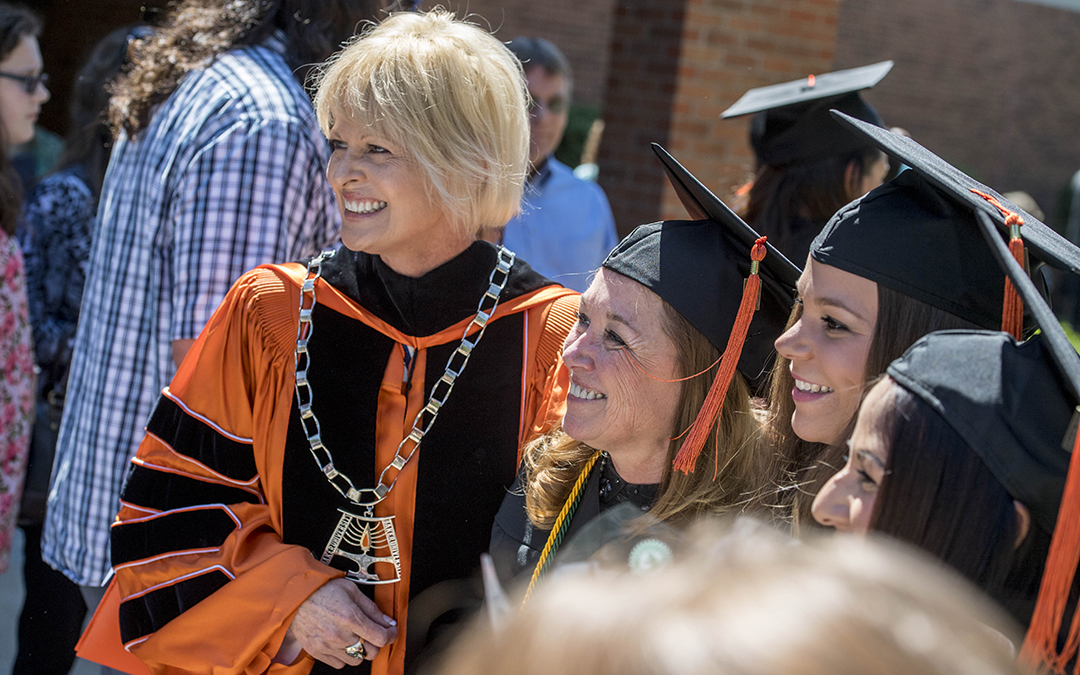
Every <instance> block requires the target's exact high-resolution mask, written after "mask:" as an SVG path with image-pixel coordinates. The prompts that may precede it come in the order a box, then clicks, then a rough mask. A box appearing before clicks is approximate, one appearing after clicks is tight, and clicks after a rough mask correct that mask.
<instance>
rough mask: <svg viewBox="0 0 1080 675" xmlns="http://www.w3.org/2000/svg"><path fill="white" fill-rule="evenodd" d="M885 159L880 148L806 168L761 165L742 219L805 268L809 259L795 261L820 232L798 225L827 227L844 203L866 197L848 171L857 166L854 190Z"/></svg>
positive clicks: (811, 163) (828, 159)
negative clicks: (861, 193) (851, 185)
mask: <svg viewBox="0 0 1080 675" xmlns="http://www.w3.org/2000/svg"><path fill="white" fill-rule="evenodd" d="M880 157H881V151H880V150H878V149H877V148H863V149H862V150H857V151H855V152H850V153H848V154H846V155H842V156H839V157H836V156H834V157H826V158H823V159H820V160H817V161H815V162H809V163H806V164H798V165H792V166H774V165H772V164H762V165H761V166H760V167H758V170H757V173H756V175H755V176H754V179H753V182H752V183H750V190H749V194H748V195H747V197H746V205H745V208H743V209H742V210H741V212H740V214H739V215H740V216H742V218H743V219H744V220H745V221H746V222H747V223H749V224H750V225H751V226H752V227H753V228H754V229H755V230H757V231H758V232H760V233H761V234H763V235H766V236H768V237H769V243H770V244H772V245H774V246H776V247H777V248H778V249H780V251H781V252H783V253H784V255H786V256H788V257H790V258H791V259H792V260H795V262H797V263H798V264H800V265H801V264H803V262H804V260H797V259H796V258H798V257H799V256H803V258H805V256H806V253H807V249H808V247H809V245H810V241H811V240H813V238H814V236H815V235H816V234H817V232H816V231H813V232H811V231H810V230H808V229H807V228H806V227H805V226H804V227H803V228H802V230H801V231H797V230H795V229H793V227H794V225H795V224H796V223H799V222H800V221H803V222H806V221H809V223H819V224H820V223H824V222H825V221H827V220H828V219H829V218H832V216H833V214H834V213H836V212H837V211H839V210H840V209H841V208H842V207H843V206H844V205H845V204H847V203H848V202H850V201H851V200H852V199H855V198H856V197H859V196H861V195H859V194H852V192H851V188H850V187H849V180H848V176H847V171H848V166H851V167H852V172H853V173H852V180H854V182H855V185H860V184H861V183H862V179H863V177H864V176H865V175H866V174H867V172H868V171H869V170H870V167H872V166H873V164H874V162H876V161H878V159H879V158H880ZM818 229H820V225H819V227H818Z"/></svg>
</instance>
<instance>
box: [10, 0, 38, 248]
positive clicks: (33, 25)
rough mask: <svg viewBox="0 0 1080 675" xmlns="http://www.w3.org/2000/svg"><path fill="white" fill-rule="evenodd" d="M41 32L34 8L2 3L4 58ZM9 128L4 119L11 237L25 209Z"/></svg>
mask: <svg viewBox="0 0 1080 675" xmlns="http://www.w3.org/2000/svg"><path fill="white" fill-rule="evenodd" d="M40 34H41V20H40V19H38V18H37V16H35V15H34V14H33V13H32V12H30V10H28V9H24V8H22V7H18V6H16V5H9V4H7V3H0V60H3V59H6V58H7V57H8V55H9V54H11V52H13V51H15V48H16V47H18V46H19V42H21V41H22V39H23V38H24V37H28V36H29V37H35V38H36V37H37V36H38V35H40ZM9 151H10V148H9V147H8V138H7V130H6V129H4V125H3V123H0V229H2V230H3V231H4V234H6V235H8V236H9V237H10V236H11V235H13V234H14V233H15V227H16V226H17V225H18V224H19V212H20V211H21V210H22V200H23V194H22V190H23V185H22V181H21V180H19V174H18V173H16V172H15V167H14V166H12V164H11V159H10V158H9V157H8V152H9Z"/></svg>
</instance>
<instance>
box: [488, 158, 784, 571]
mask: <svg viewBox="0 0 1080 675" xmlns="http://www.w3.org/2000/svg"><path fill="white" fill-rule="evenodd" d="M654 148H655V149H656V150H657V154H659V155H660V157H661V159H662V160H663V161H664V165H665V168H666V169H667V171H668V175H669V178H671V180H672V183H673V185H674V186H675V188H676V191H677V192H678V193H679V195H680V197H681V198H682V201H683V203H684V205H686V207H687V209H688V211H689V212H690V215H691V217H693V218H696V219H697V220H693V221H665V222H661V223H652V224H649V225H642V226H641V227H639V228H637V229H636V230H635V231H634V232H632V233H631V234H630V235H629V236H628V237H627V238H626V239H624V240H623V241H622V242H621V243H620V244H619V245H618V246H617V247H616V248H615V250H614V251H612V252H611V254H610V255H609V256H608V257H607V259H606V260H605V261H604V263H603V267H602V268H601V269H600V271H599V272H598V273H597V275H596V278H595V279H594V280H593V282H592V284H591V285H590V286H589V288H588V290H587V291H586V292H585V294H584V295H582V297H581V306H580V310H579V313H578V320H577V323H576V325H575V326H574V327H573V328H572V329H571V332H570V335H569V336H568V337H567V340H566V342H565V344H564V346H563V361H564V363H565V365H566V366H567V367H568V368H569V370H570V394H569V396H568V400H567V411H566V416H565V418H564V419H563V423H562V426H561V428H559V429H557V430H555V431H554V432H552V433H550V434H547V435H546V436H544V437H542V438H541V439H539V440H538V441H536V442H533V443H531V444H530V445H528V446H526V448H525V449H524V453H523V458H522V471H521V473H520V474H519V477H518V482H517V484H515V486H514V488H513V489H512V490H511V492H510V494H508V495H507V497H506V499H505V500H504V501H503V504H502V508H501V509H500V510H499V513H498V515H497V516H496V519H495V524H494V528H493V532H492V543H491V552H492V556H493V558H494V560H495V565H496V569H497V571H498V572H499V576H500V577H501V578H502V579H503V580H504V581H508V580H510V579H513V578H516V577H518V576H520V575H522V573H526V574H529V573H531V574H533V575H534V579H535V578H537V576H538V575H539V573H540V571H541V570H543V569H544V568H545V567H546V566H547V565H548V564H550V561H551V559H553V557H554V554H555V553H556V552H557V550H556V549H557V546H558V543H559V542H561V541H562V540H563V539H566V538H568V537H571V536H573V535H574V534H575V533H576V532H578V531H579V530H580V529H581V527H582V526H583V525H584V524H585V523H588V522H589V521H591V520H593V519H594V518H595V517H596V516H597V515H599V514H600V513H601V512H602V511H604V510H606V509H608V508H609V507H612V506H615V505H617V504H620V503H623V502H629V503H631V504H633V505H635V506H637V507H639V508H640V509H641V510H642V511H648V512H650V515H651V516H653V517H654V518H655V519H656V520H657V521H661V522H666V523H671V524H674V525H676V526H677V525H679V524H681V523H683V522H685V521H687V520H689V519H691V518H693V517H694V516H697V515H699V514H702V513H721V512H725V511H731V510H741V509H744V508H746V507H748V506H751V505H753V504H754V503H756V502H757V501H758V499H759V497H760V492H761V488H762V486H763V483H766V482H768V481H767V480H766V479H765V478H764V476H765V473H766V472H767V471H768V469H769V467H770V457H769V449H768V447H767V446H766V444H765V443H764V442H763V439H762V435H761V425H760V418H761V415H760V414H757V412H755V410H754V409H753V406H752V405H751V398H750V391H749V388H748V384H747V382H748V380H754V379H756V378H758V377H759V376H760V375H761V374H762V372H763V371H764V370H765V369H766V367H767V364H768V362H769V360H770V359H771V357H772V341H773V340H774V339H775V337H776V336H777V335H779V334H780V331H781V330H783V326H784V321H785V319H786V317H787V316H788V314H789V313H790V311H791V305H792V302H793V300H794V285H795V282H796V280H797V279H798V274H799V270H798V268H797V267H796V266H795V265H793V264H792V263H791V262H789V261H788V260H787V259H786V258H784V256H783V255H781V254H780V253H779V252H778V251H776V250H775V249H773V248H772V246H771V245H769V244H768V243H767V242H766V241H765V240H764V238H759V237H758V235H757V233H756V232H754V231H753V230H752V229H750V227H749V226H747V225H746V224H745V223H743V222H742V221H741V220H740V219H739V218H738V216H736V215H735V214H734V213H733V212H731V211H730V210H729V209H728V208H727V207H726V206H724V204H723V203H722V202H720V200H719V199H717V198H716V197H715V196H713V195H712V193H710V192H709V191H708V190H707V189H706V188H705V187H704V186H703V185H702V184H701V183H699V182H698V181H697V180H696V179H694V177H693V176H691V175H690V174H689V173H687V172H686V170H685V169H683V167H682V166H680V165H679V164H678V163H677V162H676V161H675V160H674V159H673V158H671V156H670V155H668V154H667V153H666V152H664V151H663V150H662V149H660V148H659V146H654ZM744 286H745V288H744ZM538 561H539V562H538Z"/></svg>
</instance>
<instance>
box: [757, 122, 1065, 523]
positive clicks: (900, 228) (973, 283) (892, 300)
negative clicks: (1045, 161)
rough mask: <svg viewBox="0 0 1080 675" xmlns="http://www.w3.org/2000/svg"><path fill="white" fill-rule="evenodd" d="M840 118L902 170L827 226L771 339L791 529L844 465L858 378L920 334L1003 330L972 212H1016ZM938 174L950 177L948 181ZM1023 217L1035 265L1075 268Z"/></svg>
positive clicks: (999, 284) (1001, 285) (775, 418)
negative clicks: (785, 323)
mask: <svg viewBox="0 0 1080 675" xmlns="http://www.w3.org/2000/svg"><path fill="white" fill-rule="evenodd" d="M842 119H843V120H844V122H845V123H846V124H847V125H849V126H850V127H851V128H852V130H854V131H855V132H857V133H860V134H863V135H865V136H866V137H867V138H868V139H869V140H870V141H872V142H873V143H874V144H875V145H877V146H878V147H879V148H880V149H881V150H883V151H884V152H886V153H887V154H889V155H890V156H891V157H893V158H894V159H895V160H898V161H901V162H903V163H904V164H907V165H908V166H910V167H912V169H911V170H909V171H904V172H903V173H901V174H900V175H899V176H898V177H897V178H895V179H893V180H892V181H890V182H888V183H886V184H885V185H883V186H881V187H879V188H877V189H875V190H873V191H871V192H870V193H869V194H867V195H866V196H864V197H862V198H861V199H859V200H856V201H854V202H852V203H851V204H849V205H848V206H846V207H844V208H843V209H841V210H840V211H839V212H837V214H836V215H835V216H833V218H832V220H831V221H829V224H828V225H826V227H825V229H824V230H823V231H822V232H821V234H820V235H818V237H817V238H816V239H815V240H814V243H813V245H812V246H811V250H810V255H809V257H808V259H807V263H806V268H805V269H804V270H803V274H802V276H801V277H800V279H799V284H798V288H799V294H800V298H799V302H798V304H797V306H796V308H795V310H794V312H793V313H792V317H791V319H790V324H789V328H788V330H787V331H786V332H784V334H783V335H781V336H780V337H779V338H778V339H777V340H776V350H777V353H778V358H777V363H776V365H775V367H774V370H773V381H772V389H771V397H770V432H771V433H772V434H773V440H774V443H775V445H776V447H777V448H778V451H777V459H778V461H779V462H780V463H781V467H780V469H779V471H780V472H782V473H784V474H786V480H787V481H788V487H787V489H786V490H783V491H781V492H780V498H779V500H778V501H779V503H780V504H782V505H791V506H792V507H793V517H794V519H795V520H796V522H797V523H800V524H802V523H810V522H812V521H811V520H810V518H809V516H810V504H811V501H812V499H813V496H814V495H815V494H816V493H817V492H818V490H819V489H820V488H821V486H822V485H824V483H825V481H826V480H827V479H828V478H829V477H830V476H831V475H832V474H833V473H835V472H836V471H837V469H838V468H839V467H840V466H841V464H842V456H843V454H844V452H845V449H844V443H845V441H846V440H847V438H848V437H849V435H850V433H851V427H852V425H853V424H854V419H855V412H856V411H857V409H858V406H859V401H860V400H861V398H862V396H863V392H864V390H865V383H866V382H867V381H869V380H872V379H874V378H875V377H877V376H878V375H880V374H881V373H883V372H884V371H885V368H886V367H887V366H888V364H889V363H890V362H892V361H893V360H894V359H896V358H899V357H900V355H901V354H903V352H904V350H906V349H907V348H908V347H909V346H911V344H912V343H914V342H915V341H916V340H917V339H918V338H920V337H922V336H923V335H925V334H927V333H930V332H933V331H936V330H943V329H949V328H974V327H981V328H987V329H991V330H998V329H1000V328H1001V326H1002V305H1003V300H1004V297H1005V296H1004V289H1005V277H1004V274H1003V273H1002V272H1001V271H1000V269H999V268H998V266H997V265H996V263H995V262H994V260H993V259H992V258H991V255H990V252H989V250H988V249H987V248H986V246H985V244H983V243H982V241H981V237H980V235H979V233H978V228H977V227H976V224H975V221H974V216H973V209H975V208H978V209H981V210H983V211H986V212H988V213H991V215H992V216H993V217H995V222H997V224H998V226H999V228H1000V229H1002V230H1006V231H1007V230H1008V228H1007V227H1006V225H1005V216H1004V215H1002V211H1001V210H999V209H998V207H997V206H994V204H995V203H996V204H998V205H1001V208H1002V209H1005V210H1006V211H1018V212H1019V209H1018V208H1017V207H1014V206H1013V205H1011V204H1010V203H1009V202H1007V201H1006V200H1005V199H1004V198H1003V197H1000V195H997V193H995V192H993V190H991V189H990V188H988V187H986V186H984V185H981V184H980V183H978V182H976V181H974V180H972V179H971V178H968V177H967V176H964V175H963V174H960V172H958V171H957V170H956V169H955V168H953V167H951V166H949V165H948V164H947V163H945V162H944V161H942V160H941V159H940V158H938V157H936V156H935V155H933V154H931V153H930V152H928V151H927V150H926V149H925V148H923V147H922V146H920V145H918V144H917V143H915V142H914V141H912V140H911V139H910V138H905V137H902V136H898V135H896V134H893V133H891V132H889V131H886V130H884V129H881V128H879V127H876V126H874V125H871V124H867V123H864V122H861V121H859V120H856V119H853V118H851V117H847V116H842ZM942 176H948V177H952V178H953V186H952V187H951V188H950V187H948V186H946V185H945V184H944V183H943V181H942V179H941V177H942ZM956 176H961V177H962V179H961V178H956ZM957 186H958V187H957ZM983 195H985V196H983ZM991 200H992V201H991ZM1020 213H1022V212H1020ZM1023 218H1024V221H1025V224H1024V225H1023V237H1024V241H1025V242H1026V243H1027V244H1028V245H1029V246H1028V249H1029V251H1030V252H1031V254H1032V259H1033V261H1034V263H1033V264H1037V263H1038V261H1039V260H1045V261H1046V262H1047V263H1049V264H1054V265H1057V266H1060V267H1064V268H1067V269H1080V256H1077V255H1076V253H1075V252H1070V251H1065V252H1064V253H1063V254H1062V255H1060V256H1056V257H1055V256H1049V255H1046V252H1047V251H1051V250H1057V249H1060V248H1063V247H1065V246H1066V245H1067V243H1066V242H1064V240H1062V239H1061V237H1059V236H1058V235H1056V234H1055V233H1054V232H1053V231H1051V230H1050V229H1049V228H1047V227H1046V226H1045V225H1043V224H1042V223H1040V222H1038V221H1037V220H1036V219H1034V218H1032V217H1030V216H1029V215H1028V214H1026V213H1024V214H1023Z"/></svg>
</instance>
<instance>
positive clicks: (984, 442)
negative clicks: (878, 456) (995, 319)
mask: <svg viewBox="0 0 1080 675" xmlns="http://www.w3.org/2000/svg"><path fill="white" fill-rule="evenodd" d="M978 219H979V220H980V221H981V227H983V228H985V230H986V232H987V234H988V236H987V237H986V242H987V243H988V244H989V248H990V249H991V250H993V251H994V257H995V258H996V259H997V261H998V264H1000V265H1002V266H1006V265H1007V266H1009V267H1011V268H1012V269H1011V273H1010V275H1009V276H1010V279H1012V281H1013V283H1014V284H1015V285H1016V287H1017V290H1018V291H1019V293H1020V296H1021V297H1022V298H1023V299H1024V303H1025V305H1026V306H1028V307H1029V308H1030V309H1031V311H1032V316H1033V317H1034V319H1035V321H1036V323H1037V324H1038V326H1039V328H1040V329H1041V332H1040V333H1039V334H1037V335H1035V336H1034V337H1032V338H1031V339H1029V340H1028V341H1026V342H1023V343H1018V342H1017V341H1016V340H1015V339H1013V338H1012V336H1010V335H1009V334H1008V333H1003V332H1000V331H993V332H991V331H941V332H938V333H931V334H930V335H927V336H925V337H923V338H922V339H920V340H919V341H918V342H916V343H915V344H914V345H912V346H911V348H910V349H908V351H907V353H905V354H904V356H903V357H901V358H900V359H898V360H896V361H894V362H893V363H892V364H890V365H889V368H888V374H889V376H890V377H892V378H893V379H894V380H896V382H897V383H899V384H900V385H901V386H902V387H904V388H905V389H907V390H909V391H911V392H912V393H913V394H915V395H916V396H917V397H918V398H919V399H921V400H922V401H924V402H926V403H927V404H929V405H930V406H931V407H932V408H934V409H935V410H936V411H937V412H938V413H940V414H941V415H942V417H944V418H945V420H946V422H948V424H949V425H950V426H951V427H952V428H953V429H955V430H956V432H957V433H958V434H959V435H960V436H961V437H962V438H963V439H964V440H965V441H966V442H967V443H968V445H970V446H971V447H972V449H973V450H974V451H975V452H976V453H977V454H978V455H979V457H980V458H981V459H982V460H983V462H984V463H985V464H986V466H987V468H988V469H990V471H991V473H993V474H994V476H995V477H996V478H997V479H998V481H999V482H1001V484H1002V485H1003V486H1004V487H1005V489H1006V490H1008V492H1009V494H1010V495H1012V496H1013V498H1014V499H1017V500H1018V501H1020V502H1021V503H1023V504H1024V505H1025V506H1027V507H1028V509H1029V510H1030V511H1031V516H1032V518H1033V519H1034V520H1035V522H1037V523H1039V525H1041V526H1042V527H1043V528H1044V529H1045V530H1046V531H1047V532H1052V531H1053V529H1054V524H1055V522H1056V520H1057V514H1058V507H1059V505H1060V503H1061V494H1062V490H1063V489H1064V486H1065V474H1066V471H1067V470H1068V466H1069V456H1070V455H1069V452H1068V451H1067V450H1066V449H1065V448H1066V447H1067V448H1068V449H1069V450H1071V449H1072V439H1071V438H1070V439H1066V437H1067V436H1068V435H1069V425H1070V421H1071V419H1072V416H1073V411H1074V410H1075V408H1076V406H1077V404H1078V403H1080V356H1078V355H1077V353H1076V351H1075V350H1074V349H1073V347H1072V345H1071V344H1070V343H1069V340H1068V338H1067V337H1066V336H1065V333H1064V331H1063V330H1062V329H1061V326H1060V325H1059V324H1058V322H1057V319H1056V318H1055V317H1054V313H1053V311H1052V310H1051V309H1050V308H1049V307H1048V306H1047V305H1046V303H1045V301H1044V300H1043V299H1042V297H1041V296H1040V294H1039V292H1038V290H1036V288H1035V286H1034V284H1033V283H1032V282H1031V280H1030V279H1029V278H1028V277H1027V274H1026V273H1025V272H1024V270H1023V268H1021V267H1020V265H1019V263H1017V262H1016V260H1015V259H1014V258H1013V257H1012V255H1011V254H1010V253H1009V250H1008V248H1007V247H1006V246H1005V244H1004V242H1002V241H1001V237H1000V236H999V235H998V234H997V232H996V231H995V228H994V226H993V224H992V223H991V222H990V220H989V218H987V217H986V216H985V215H984V214H982V213H980V214H979V217H978ZM1007 269H1008V268H1007ZM1066 440H1067V442H1066ZM1063 443H1064V447H1063Z"/></svg>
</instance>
